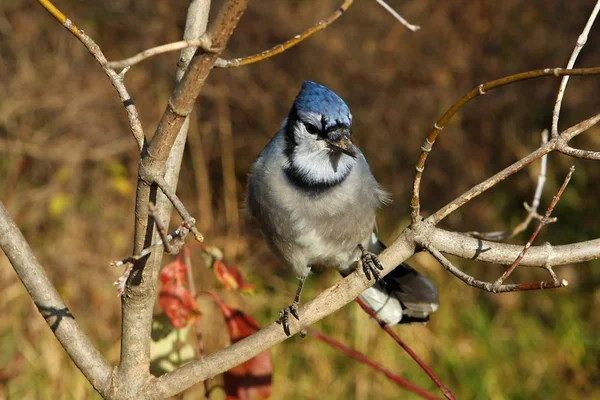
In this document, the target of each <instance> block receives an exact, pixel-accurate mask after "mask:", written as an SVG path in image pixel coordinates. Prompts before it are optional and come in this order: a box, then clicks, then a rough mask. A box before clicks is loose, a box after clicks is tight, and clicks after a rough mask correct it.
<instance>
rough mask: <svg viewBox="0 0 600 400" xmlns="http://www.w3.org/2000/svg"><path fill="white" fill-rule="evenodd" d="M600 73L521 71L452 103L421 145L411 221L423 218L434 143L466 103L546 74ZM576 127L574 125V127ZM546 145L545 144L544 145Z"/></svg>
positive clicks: (592, 71)
mask: <svg viewBox="0 0 600 400" xmlns="http://www.w3.org/2000/svg"><path fill="white" fill-rule="evenodd" d="M598 74H600V67H595V68H579V69H562V68H545V69H538V70H534V71H527V72H521V73H519V74H514V75H509V76H506V77H504V78H500V79H496V80H494V81H490V82H487V83H484V84H481V85H479V86H478V87H476V88H475V89H473V90H471V91H470V92H469V93H467V94H465V95H464V96H463V97H461V98H460V100H458V101H457V102H456V103H454V104H453V105H452V107H450V108H449V109H448V110H447V111H446V112H445V113H444V115H442V117H441V118H440V119H439V120H438V121H437V122H436V123H435V124H433V130H432V131H431V132H430V133H429V135H428V136H427V138H425V141H424V143H423V145H422V146H421V155H420V156H419V161H418V162H417V164H416V166H415V170H416V173H415V177H414V180H413V193H412V199H411V203H410V207H411V221H412V223H413V224H415V223H417V222H419V221H420V219H421V213H420V210H421V205H420V203H419V188H420V186H421V179H422V177H423V171H424V170H425V161H426V160H427V157H428V155H429V153H430V152H431V150H432V149H433V145H434V143H435V141H436V139H437V137H438V135H439V134H440V132H441V131H442V129H444V127H445V126H446V125H447V124H448V122H449V121H450V120H451V119H452V117H454V115H456V113H457V112H458V111H459V110H460V109H462V108H463V107H464V106H465V104H467V103H468V102H469V101H471V100H472V99H474V98H475V97H477V96H481V95H484V94H486V93H487V92H489V91H490V90H492V89H496V88H499V87H502V86H505V85H509V84H512V83H516V82H521V81H525V80H529V79H535V78H541V77H546V76H555V77H561V76H566V75H577V76H586V75H598ZM573 128H574V127H573ZM542 147H544V146H542Z"/></svg>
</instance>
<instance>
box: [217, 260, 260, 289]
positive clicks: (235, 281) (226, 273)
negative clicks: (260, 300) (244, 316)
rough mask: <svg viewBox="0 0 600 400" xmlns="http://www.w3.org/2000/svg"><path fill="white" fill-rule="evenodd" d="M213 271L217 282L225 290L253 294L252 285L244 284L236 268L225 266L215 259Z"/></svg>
mask: <svg viewBox="0 0 600 400" xmlns="http://www.w3.org/2000/svg"><path fill="white" fill-rule="evenodd" d="M213 270H214V271H215V275H216V276H217V279H218V280H219V282H221V283H222V284H223V286H225V289H227V290H241V291H243V292H244V291H245V292H253V291H254V287H255V286H254V285H252V284H250V283H248V282H246V280H245V279H244V276H243V275H242V273H241V272H240V270H239V269H238V268H237V267H234V266H231V267H229V266H227V265H225V264H224V263H223V261H222V260H219V259H216V260H215V262H214V263H213Z"/></svg>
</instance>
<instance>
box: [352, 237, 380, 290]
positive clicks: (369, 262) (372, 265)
mask: <svg viewBox="0 0 600 400" xmlns="http://www.w3.org/2000/svg"><path fill="white" fill-rule="evenodd" d="M358 248H359V249H360V252H361V256H360V261H361V264H362V268H363V272H364V274H365V276H366V277H367V279H368V280H371V274H373V277H374V278H375V281H376V282H379V283H383V282H384V281H383V280H382V278H381V275H380V274H379V271H383V265H381V263H380V262H379V259H378V258H377V255H376V254H375V253H371V252H370V251H367V250H366V249H365V248H364V247H363V245H362V244H359V245H358Z"/></svg>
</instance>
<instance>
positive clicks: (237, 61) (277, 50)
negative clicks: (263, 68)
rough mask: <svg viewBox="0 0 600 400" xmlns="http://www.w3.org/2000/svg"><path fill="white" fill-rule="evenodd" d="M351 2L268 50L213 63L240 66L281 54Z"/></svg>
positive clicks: (350, 2) (334, 18)
mask: <svg viewBox="0 0 600 400" xmlns="http://www.w3.org/2000/svg"><path fill="white" fill-rule="evenodd" d="M353 2H354V0H344V1H343V3H342V4H341V5H340V6H339V7H338V8H337V9H336V10H335V11H334V12H333V14H331V15H330V16H329V17H328V18H326V19H324V20H321V21H319V22H317V23H316V24H314V25H313V26H311V27H310V28H308V29H307V30H305V31H304V32H302V33H300V34H299V35H296V36H294V37H293V38H291V39H290V40H288V41H286V42H284V43H281V44H278V45H277V46H274V47H271V48H270V49H268V50H265V51H262V52H260V53H257V54H253V55H251V56H246V57H242V58H234V59H232V60H223V59H218V60H217V62H216V63H215V67H217V68H234V67H241V66H243V65H248V64H254V63H256V62H259V61H262V60H266V59H267V58H271V57H273V56H276V55H277V54H281V53H283V52H284V51H286V50H287V49H289V48H290V47H294V46H295V45H297V44H299V43H300V42H302V41H304V40H306V39H308V38H309V37H310V36H312V35H313V34H315V33H317V32H319V31H322V30H323V29H325V28H327V27H328V26H329V25H331V24H332V23H333V22H334V21H335V20H337V19H338V18H339V17H341V16H342V14H343V13H344V12H346V10H347V9H348V8H350V6H351V5H352V3H353Z"/></svg>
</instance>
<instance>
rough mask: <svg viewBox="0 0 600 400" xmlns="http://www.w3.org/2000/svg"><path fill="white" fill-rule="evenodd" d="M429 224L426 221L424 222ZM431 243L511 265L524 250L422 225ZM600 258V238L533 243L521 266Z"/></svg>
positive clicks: (452, 251)
mask: <svg viewBox="0 0 600 400" xmlns="http://www.w3.org/2000/svg"><path fill="white" fill-rule="evenodd" d="M423 225H427V224H423ZM420 229H422V230H423V234H425V235H427V237H428V240H429V243H431V245H432V246H433V247H435V248H436V249H438V250H439V251H441V252H443V253H446V254H451V255H453V256H457V257H461V258H465V259H471V260H477V261H482V262H486V263H491V264H502V265H510V264H512V262H513V261H514V260H515V258H517V257H518V255H519V253H520V252H521V250H522V249H523V246H521V245H514V244H505V243H497V242H490V241H487V240H481V239H476V238H473V237H470V236H467V235H464V234H462V233H458V232H449V231H445V230H443V229H439V228H434V227H431V228H430V229H426V228H424V227H420ZM598 258H600V239H593V240H587V241H584V242H578V243H572V244H565V245H558V246H548V245H543V246H532V247H531V248H530V249H529V251H528V252H527V254H526V255H525V257H524V258H523V260H522V261H521V264H520V265H521V266H528V267H543V266H544V265H550V266H556V265H565V264H574V263H581V262H585V261H591V260H597V259H598Z"/></svg>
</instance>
